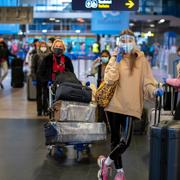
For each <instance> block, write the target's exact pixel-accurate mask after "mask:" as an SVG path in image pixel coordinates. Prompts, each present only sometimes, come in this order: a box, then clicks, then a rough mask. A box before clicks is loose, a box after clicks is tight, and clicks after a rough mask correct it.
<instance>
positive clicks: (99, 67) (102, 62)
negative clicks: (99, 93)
mask: <svg viewBox="0 0 180 180" xmlns="http://www.w3.org/2000/svg"><path fill="white" fill-rule="evenodd" d="M110 57H111V55H110V53H109V51H107V50H103V51H102V52H101V54H100V57H99V58H97V59H96V60H95V61H94V62H93V64H92V67H91V75H95V74H98V77H97V87H99V85H100V84H101V82H102V81H103V79H104V71H105V68H106V66H107V64H108V62H109V59H110Z"/></svg>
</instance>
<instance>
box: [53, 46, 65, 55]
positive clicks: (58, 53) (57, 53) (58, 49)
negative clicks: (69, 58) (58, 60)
mask: <svg viewBox="0 0 180 180" xmlns="http://www.w3.org/2000/svg"><path fill="white" fill-rule="evenodd" d="M63 52H64V50H63V49H61V48H54V53H55V54H56V55H58V56H59V55H62V54H63Z"/></svg>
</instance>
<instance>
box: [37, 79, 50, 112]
mask: <svg viewBox="0 0 180 180" xmlns="http://www.w3.org/2000/svg"><path fill="white" fill-rule="evenodd" d="M36 89H37V112H39V113H42V112H47V109H48V88H47V83H42V82H41V81H37V85H36Z"/></svg>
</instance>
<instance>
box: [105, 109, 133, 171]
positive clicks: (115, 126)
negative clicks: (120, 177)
mask: <svg viewBox="0 0 180 180" xmlns="http://www.w3.org/2000/svg"><path fill="white" fill-rule="evenodd" d="M108 119H109V124H110V128H111V153H110V155H109V157H110V158H111V159H112V160H114V164H115V168H116V169H121V168H122V158H121V155H122V154H123V153H124V152H125V150H126V149H127V148H128V146H129V144H130V142H131V137H132V129H133V119H134V118H133V117H131V116H126V115H123V114H118V113H112V112H108Z"/></svg>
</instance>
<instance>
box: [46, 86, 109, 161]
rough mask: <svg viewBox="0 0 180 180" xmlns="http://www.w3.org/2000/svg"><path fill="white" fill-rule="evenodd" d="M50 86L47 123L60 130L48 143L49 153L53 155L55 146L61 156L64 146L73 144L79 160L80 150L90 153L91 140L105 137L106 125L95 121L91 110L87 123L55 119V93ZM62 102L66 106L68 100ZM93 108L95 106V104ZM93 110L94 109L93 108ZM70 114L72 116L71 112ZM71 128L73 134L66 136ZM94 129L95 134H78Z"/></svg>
mask: <svg viewBox="0 0 180 180" xmlns="http://www.w3.org/2000/svg"><path fill="white" fill-rule="evenodd" d="M52 87H53V86H49V124H50V125H52V126H54V127H56V129H58V130H59V129H60V130H59V132H58V135H57V136H56V140H55V141H54V142H52V143H50V145H48V150H49V155H53V154H54V148H57V149H58V152H59V156H60V157H61V156H62V155H63V154H64V150H63V148H64V147H65V146H69V145H72V146H74V150H75V151H76V160H77V161H80V159H81V158H80V154H81V153H82V152H85V153H87V155H90V153H91V144H92V143H93V142H95V141H99V140H105V139H106V125H105V124H104V123H97V122H95V112H93V113H94V116H91V117H93V118H91V119H92V120H91V122H88V123H86V122H87V121H86V122H82V121H81V122H80V121H79V122H78V121H77V122H73V121H71V120H65V119H62V120H61V121H57V120H56V119H55V118H54V114H55V110H54V106H53V105H54V103H55V101H54V100H53V99H54V97H55V93H54V92H53V90H52ZM69 103H70V102H69ZM72 103H73V102H72ZM74 103H75V102H74ZM64 104H65V105H64V107H65V108H66V104H68V102H65V101H64ZM72 106H73V105H72ZM62 107H63V106H61V108H62ZM94 108H96V106H95V107H94ZM67 111H68V110H67ZM93 111H95V110H94V109H93ZM75 113H76V114H77V111H76V112H74V114H75ZM79 113H80V112H79ZM71 116H73V115H72V112H71ZM86 117H87V116H86ZM86 117H85V116H84V117H83V116H81V118H86ZM81 120H82V119H81ZM92 121H94V122H92ZM63 128H65V129H63ZM81 128H84V129H81ZM96 128H97V130H96ZM71 129H72V131H74V132H73V133H74V134H73V135H70V136H68V135H67V134H66V133H67V132H70V131H71ZM94 130H95V131H97V134H93V135H92V134H91V136H89V135H88V134H87V135H86V134H85V135H79V134H78V133H81V132H87V131H89V132H92V131H94ZM63 133H64V134H63ZM76 133H77V134H76ZM88 136H89V137H88ZM81 138H82V140H81ZM57 139H58V140H57ZM77 139H78V140H77Z"/></svg>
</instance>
